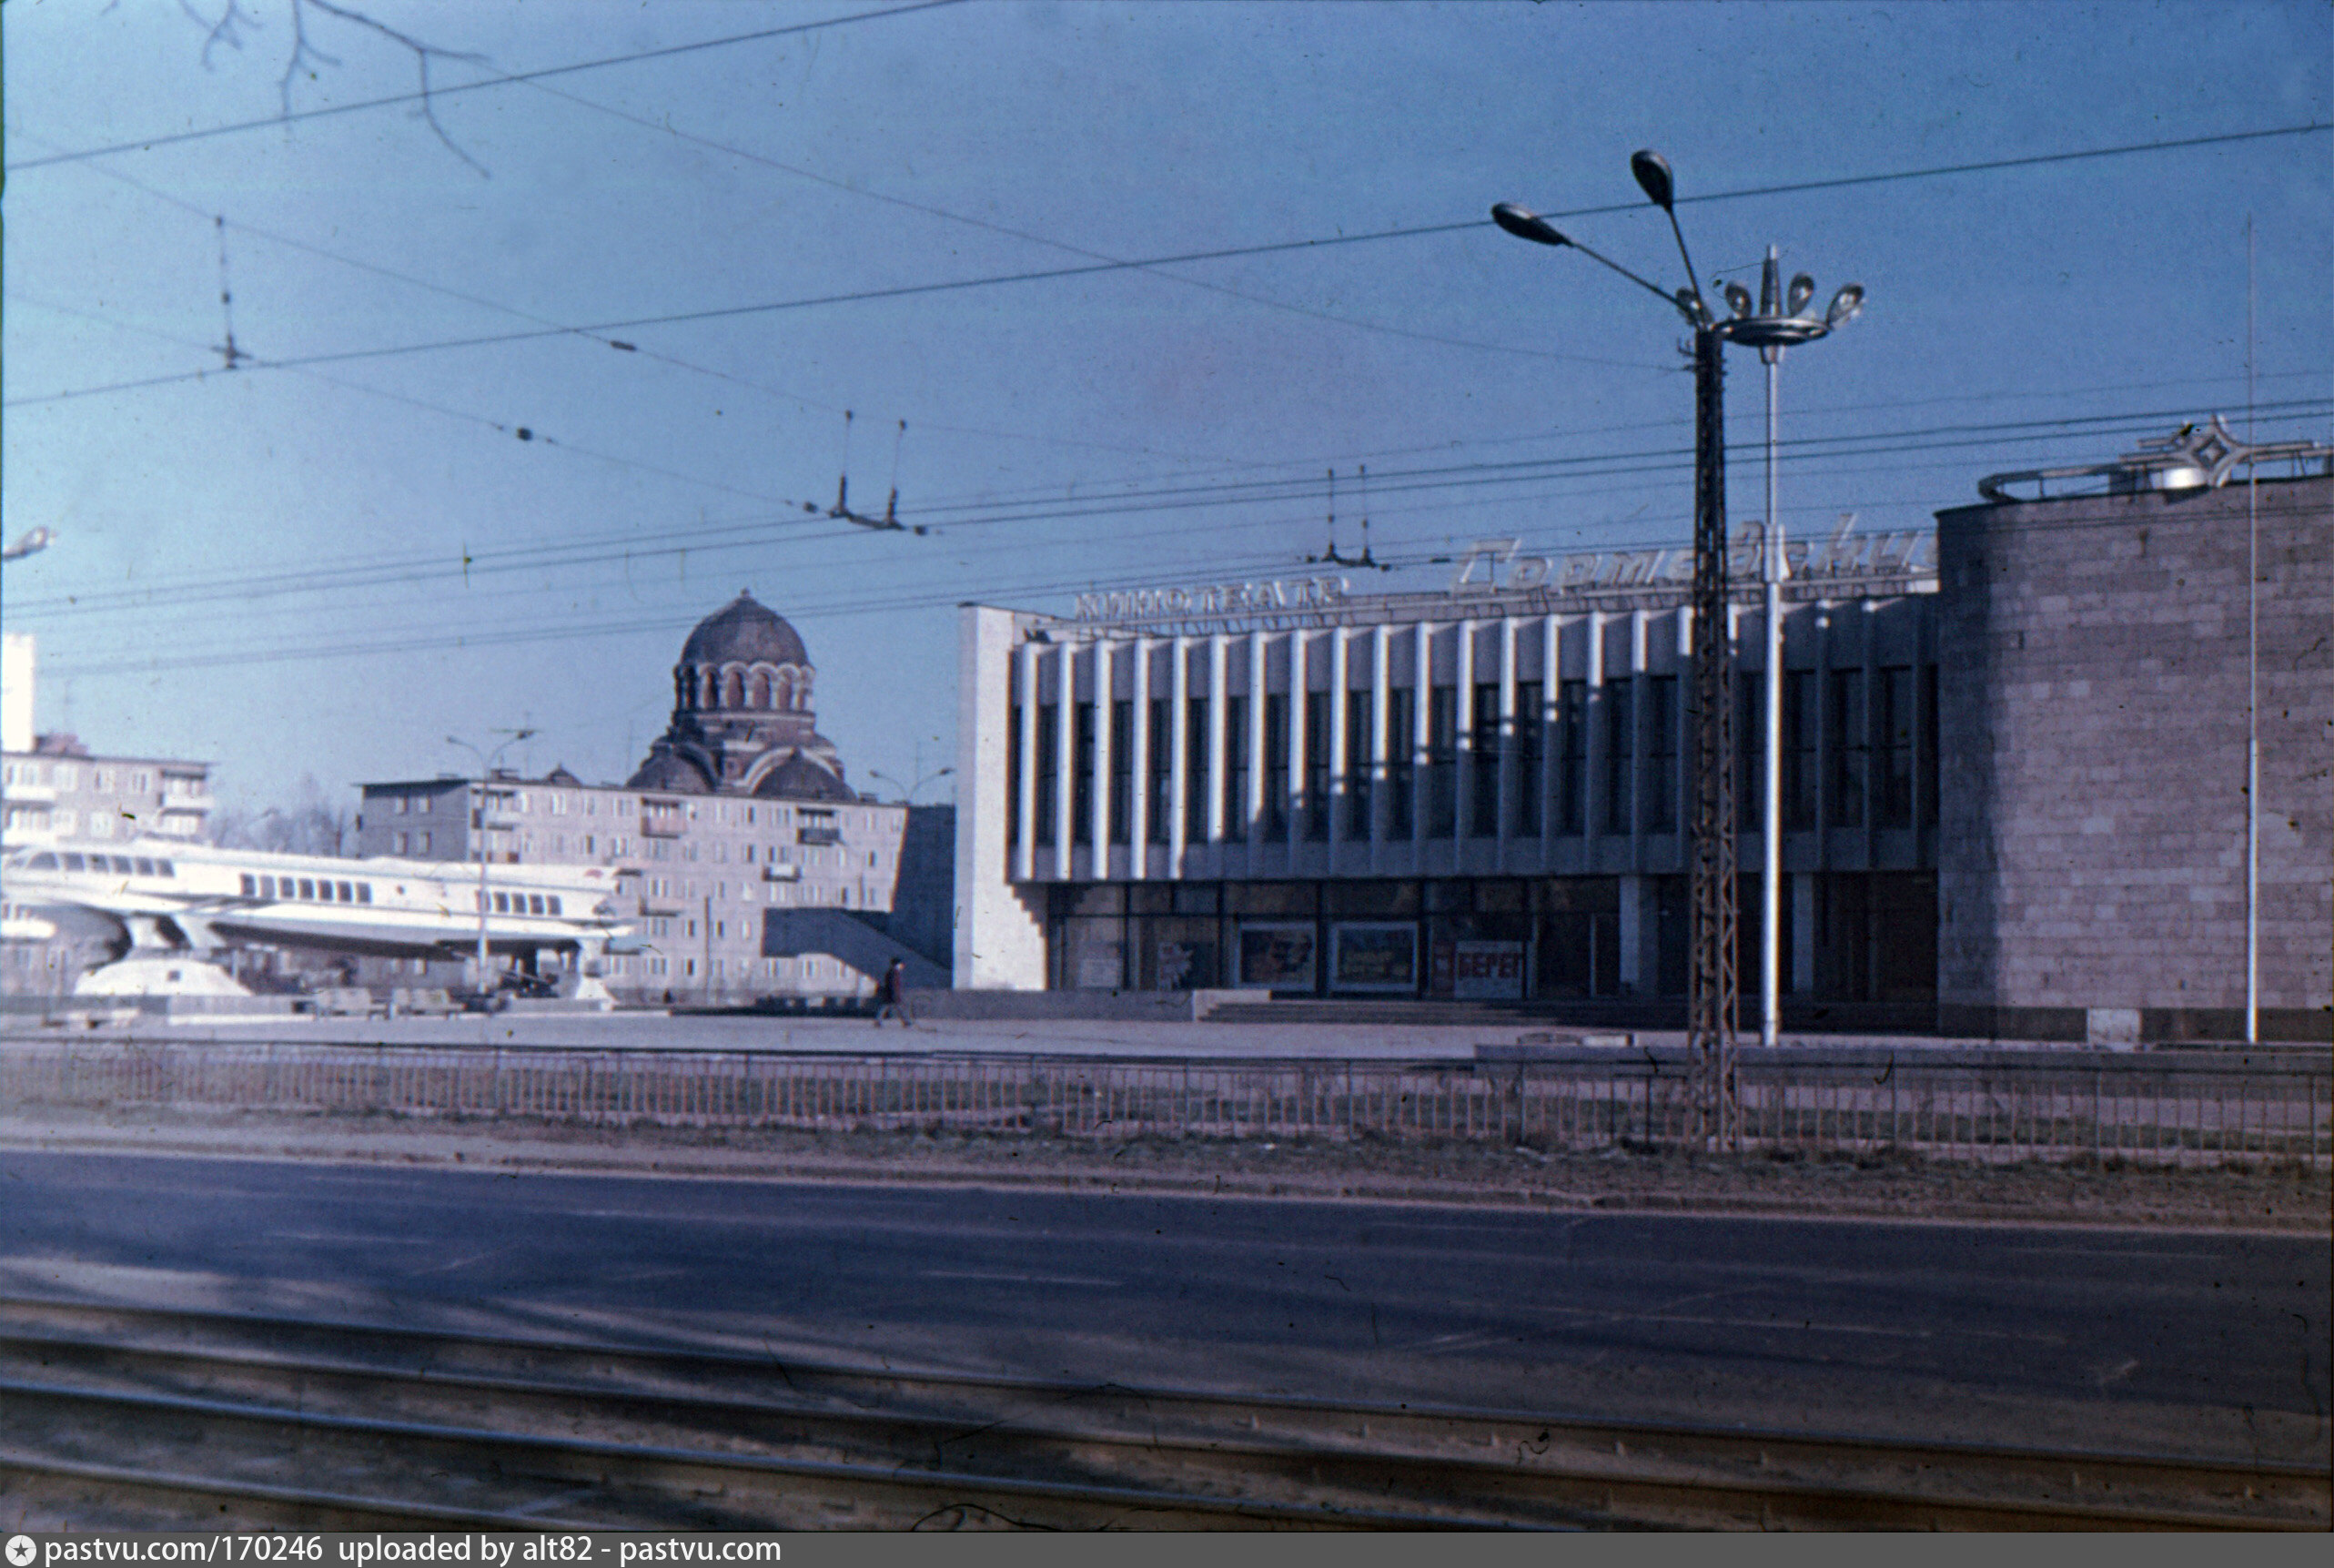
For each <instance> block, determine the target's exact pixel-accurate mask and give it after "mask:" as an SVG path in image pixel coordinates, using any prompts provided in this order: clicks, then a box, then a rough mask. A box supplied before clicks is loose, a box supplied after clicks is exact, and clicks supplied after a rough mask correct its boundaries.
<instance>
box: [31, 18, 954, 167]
mask: <svg viewBox="0 0 2334 1568" xmlns="http://www.w3.org/2000/svg"><path fill="white" fill-rule="evenodd" d="M958 4H961V0H914V4H911V5H893V6H888V7H885V8H884V9H882V10H876V11H859V12H854V13H853V14H852V15H847V16H830V17H827V18H825V19H823V20H822V21H817V22H794V23H790V24H788V25H785V26H783V27H763V28H758V29H756V30H755V31H753V32H751V33H733V34H730V35H726V36H724V37H720V38H704V39H700V40H699V41H697V42H696V43H693V44H671V45H667V46H664V47H662V48H657V49H641V50H636V51H634V52H633V53H631V54H629V55H609V56H603V57H601V58H600V59H596V60H578V61H575V62H573V63H572V64H570V65H565V66H543V67H541V69H538V70H533V71H512V72H509V73H506V74H505V75H502V76H488V77H485V78H483V79H481V80H479V81H474V82H455V83H452V84H450V85H449V86H431V87H429V89H428V90H427V91H424V92H416V93H392V94H390V95H389V96H386V97H379V98H365V99H361V100H359V101H358V102H356V103H352V104H326V105H323V106H319V107H317V108H313V109H295V110H293V111H291V112H290V113H288V114H278V115H269V116H267V117H265V118H264V119H256V120H237V121H236V122H234V123H233V124H230V125H224V126H205V127H203V128H201V129H198V130H191V131H172V132H167V133H164V134H162V135H159V136H151V137H138V138H136V140H133V141H123V142H113V143H110V144H108V145H106V146H105V147H83V148H80V149H78V150H76V151H73V152H65V153H54V154H51V155H49V156H48V157H36V158H24V159H21V160H19V161H17V162H15V163H12V164H9V165H8V166H7V172H8V173H10V174H19V173H23V172H25V171H27V170H31V169H37V168H48V167H54V166H56V165H57V164H67V163H83V162H86V161H87V160H89V159H91V158H101V157H114V156H115V155H116V154H119V153H132V152H147V151H150V150H152V149H153V148H155V147H177V146H180V145H182V144H184V143H187V142H198V141H207V140H210V139H212V138H214V137H230V136H239V135H241V134H242V133H243V132H245V131H264V130H278V129H280V128H282V127H283V126H288V125H297V124H299V123H300V122H302V121H305V120H317V119H326V118H330V117H332V116H340V115H355V114H363V113H364V112H366V111H367V110H369V109H384V108H398V107H400V106H406V105H410V104H419V103H423V102H426V101H429V100H431V99H435V98H448V97H456V96H460V95H461V94H464V93H477V92H484V91H486V90H488V89H490V88H493V87H508V86H516V85H518V84H520V83H526V82H537V81H543V80H547V79H548V78H550V77H552V76H574V75H576V74H578V73H579V72H582V71H601V70H608V69H611V68H613V67H615V66H633V65H639V64H640V63H642V61H646V60H666V59H671V58H672V57H674V56H680V55H696V54H702V53H704V52H705V51H706V50H709V49H730V48H735V47H737V46H739V45H742V44H760V43H767V42H768V41H769V40H771V39H773V38H786V37H793V36H794V35H799V34H803V33H819V32H824V31H826V30H828V29H830V28H834V27H848V26H851V25H854V24H856V23H860V22H884V21H890V20H892V19H893V18H894V17H900V16H913V15H917V14H918V13H921V12H925V11H938V10H944V9H946V8H947V7H950V6H953V5H958Z"/></svg>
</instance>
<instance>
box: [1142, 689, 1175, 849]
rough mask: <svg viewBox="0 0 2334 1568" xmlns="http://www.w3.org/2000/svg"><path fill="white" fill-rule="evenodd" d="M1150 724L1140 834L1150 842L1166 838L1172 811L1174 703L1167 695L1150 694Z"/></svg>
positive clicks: (1158, 841)
mask: <svg viewBox="0 0 2334 1568" xmlns="http://www.w3.org/2000/svg"><path fill="white" fill-rule="evenodd" d="M1148 723H1149V725H1150V750H1151V756H1150V764H1151V778H1150V786H1149V788H1150V793H1149V795H1148V797H1147V798H1148V800H1149V803H1150V805H1149V810H1148V811H1147V813H1146V814H1145V816H1146V821H1145V823H1144V824H1143V826H1144V834H1145V836H1147V838H1148V839H1149V840H1150V842H1151V843H1153V844H1165V843H1166V842H1167V826H1168V824H1169V821H1170V819H1171V814H1173V812H1174V811H1175V704H1174V702H1173V700H1172V699H1171V698H1167V697H1153V698H1152V699H1151V713H1150V718H1149V720H1148Z"/></svg>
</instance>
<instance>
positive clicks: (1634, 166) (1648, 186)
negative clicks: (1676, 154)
mask: <svg viewBox="0 0 2334 1568" xmlns="http://www.w3.org/2000/svg"><path fill="white" fill-rule="evenodd" d="M1629 172H1630V173H1631V174H1633V175H1635V176H1636V177H1637V184H1638V187H1639V188H1641V189H1642V190H1643V191H1644V193H1645V195H1646V197H1647V199H1649V200H1650V201H1652V204H1653V205H1654V206H1655V207H1660V208H1661V209H1662V211H1663V212H1667V211H1669V210H1670V208H1671V206H1672V203H1673V202H1675V201H1676V199H1677V182H1676V181H1675V180H1674V179H1673V178H1672V177H1671V175H1670V160H1669V159H1667V158H1665V157H1662V155H1661V154H1660V153H1657V152H1655V151H1653V150H1652V148H1651V147H1644V148H1641V149H1639V150H1638V151H1636V152H1633V153H1631V154H1630V155H1629Z"/></svg>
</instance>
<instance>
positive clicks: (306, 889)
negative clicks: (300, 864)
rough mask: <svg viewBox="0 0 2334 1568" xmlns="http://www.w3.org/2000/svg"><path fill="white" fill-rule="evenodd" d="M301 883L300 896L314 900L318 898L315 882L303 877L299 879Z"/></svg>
mask: <svg viewBox="0 0 2334 1568" xmlns="http://www.w3.org/2000/svg"><path fill="white" fill-rule="evenodd" d="M299 883H300V896H301V897H302V898H314V897H315V896H316V884H315V883H314V882H313V881H311V880H310V879H309V878H308V877H305V876H303V877H301V878H300V879H299Z"/></svg>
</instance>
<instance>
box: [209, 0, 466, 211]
mask: <svg viewBox="0 0 2334 1568" xmlns="http://www.w3.org/2000/svg"><path fill="white" fill-rule="evenodd" d="M234 3H235V0H228V4H229V5H233V4H234ZM308 5H313V6H315V7H316V8H317V9H318V10H319V11H321V12H323V13H324V14H325V15H328V16H335V17H338V18H339V19H340V20H341V21H343V22H347V23H349V24H351V25H355V26H359V27H364V28H369V29H370V30H371V31H372V32H375V33H378V34H379V35H381V36H382V37H384V38H387V39H389V40H390V41H391V42H393V43H396V44H399V45H401V46H404V47H405V48H408V49H410V50H412V51H413V60H414V65H415V66H416V67H417V69H418V70H419V73H420V76H421V117H422V118H423V119H425V120H427V121H428V122H429V128H430V130H431V131H432V132H434V133H435V134H436V136H437V137H438V140H439V141H440V142H441V143H442V144H444V146H445V148H446V150H447V151H448V152H450V153H452V154H453V155H454V156H455V157H458V158H460V159H461V160H462V161H463V162H464V163H466V164H468V165H470V167H471V168H473V169H475V170H477V171H478V177H479V178H480V179H491V178H493V176H492V175H490V174H489V173H488V172H487V171H486V167H485V166H484V165H482V164H480V162H479V161H478V159H476V158H474V157H470V154H468V153H466V152H464V151H463V150H462V149H461V147H460V146H458V145H457V144H456V143H455V141H454V138H453V137H450V136H449V135H448V134H447V132H446V127H445V126H443V125H441V124H440V123H439V120H438V106H437V102H436V100H435V99H433V98H432V97H431V96H430V87H429V63H430V62H431V61H432V60H459V61H461V62H463V63H465V64H468V65H474V66H482V65H484V64H486V56H483V55H476V54H466V53H464V52H462V51H460V50H458V49H440V48H439V47H438V46H436V45H434V44H425V43H423V42H422V41H421V40H420V39H419V38H414V37H409V36H408V35H405V34H403V33H400V32H399V31H398V30H397V29H396V28H394V27H391V26H389V25H386V24H384V23H381V22H378V21H375V20H374V19H373V18H372V17H370V16H368V15H365V14H364V13H363V12H362V11H352V10H349V9H347V8H346V7H343V6H339V5H333V4H332V0H292V25H293V37H294V47H293V51H292V63H291V65H289V66H286V67H285V70H284V82H283V89H284V91H283V96H284V112H285V113H286V114H289V113H291V80H292V76H293V73H294V72H295V71H296V70H297V69H298V65H299V58H300V56H301V54H302V53H303V52H304V51H305V52H306V53H309V54H313V55H315V56H317V57H318V59H323V60H327V61H328V63H329V64H332V65H336V66H337V65H338V64H339V63H340V62H339V61H338V60H332V59H330V57H329V56H326V55H325V54H324V53H323V51H321V50H318V49H315V48H313V47H311V46H308V44H307V43H306V41H305V38H304V36H303V35H304V34H305V31H306V29H305V28H304V26H303V25H302V24H301V18H300V13H301V9H302V7H304V6H308Z"/></svg>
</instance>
